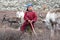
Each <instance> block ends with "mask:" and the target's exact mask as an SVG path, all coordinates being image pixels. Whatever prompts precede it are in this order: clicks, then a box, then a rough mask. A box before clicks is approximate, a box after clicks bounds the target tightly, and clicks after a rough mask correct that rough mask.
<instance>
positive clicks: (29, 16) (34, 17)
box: [21, 11, 37, 31]
mask: <svg viewBox="0 0 60 40" xmlns="http://www.w3.org/2000/svg"><path fill="white" fill-rule="evenodd" d="M24 20H25V22H24V23H23V25H22V26H21V31H25V29H26V27H27V25H30V24H29V22H28V20H31V21H32V20H33V22H32V24H33V26H34V23H35V22H36V21H37V15H36V13H35V12H33V11H30V12H29V11H27V12H25V14H24ZM30 27H31V26H30ZM31 29H32V27H31Z"/></svg>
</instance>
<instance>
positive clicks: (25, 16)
mask: <svg viewBox="0 0 60 40" xmlns="http://www.w3.org/2000/svg"><path fill="white" fill-rule="evenodd" d="M24 20H26V21H27V20H28V17H27V12H25V14H24Z"/></svg>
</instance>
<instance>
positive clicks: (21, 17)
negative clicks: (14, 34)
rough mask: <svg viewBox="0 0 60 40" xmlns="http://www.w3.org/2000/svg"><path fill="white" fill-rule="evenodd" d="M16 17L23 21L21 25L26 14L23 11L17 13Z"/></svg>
mask: <svg viewBox="0 0 60 40" xmlns="http://www.w3.org/2000/svg"><path fill="white" fill-rule="evenodd" d="M16 17H17V18H19V19H21V24H22V23H23V22H24V12H23V11H18V12H17V13H16Z"/></svg>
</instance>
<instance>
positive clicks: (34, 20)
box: [33, 12, 37, 22]
mask: <svg viewBox="0 0 60 40" xmlns="http://www.w3.org/2000/svg"><path fill="white" fill-rule="evenodd" d="M36 21H37V15H36V13H35V12H34V18H33V22H36Z"/></svg>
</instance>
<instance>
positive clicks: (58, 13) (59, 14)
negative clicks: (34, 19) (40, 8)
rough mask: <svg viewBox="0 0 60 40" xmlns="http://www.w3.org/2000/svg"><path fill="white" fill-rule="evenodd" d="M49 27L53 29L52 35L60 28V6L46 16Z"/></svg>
mask: <svg viewBox="0 0 60 40" xmlns="http://www.w3.org/2000/svg"><path fill="white" fill-rule="evenodd" d="M44 21H45V23H46V25H47V27H48V28H49V29H50V30H51V36H54V33H55V31H56V29H58V28H59V24H60V8H56V9H53V10H50V11H49V12H48V13H47V15H46V18H45V20H44Z"/></svg>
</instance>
